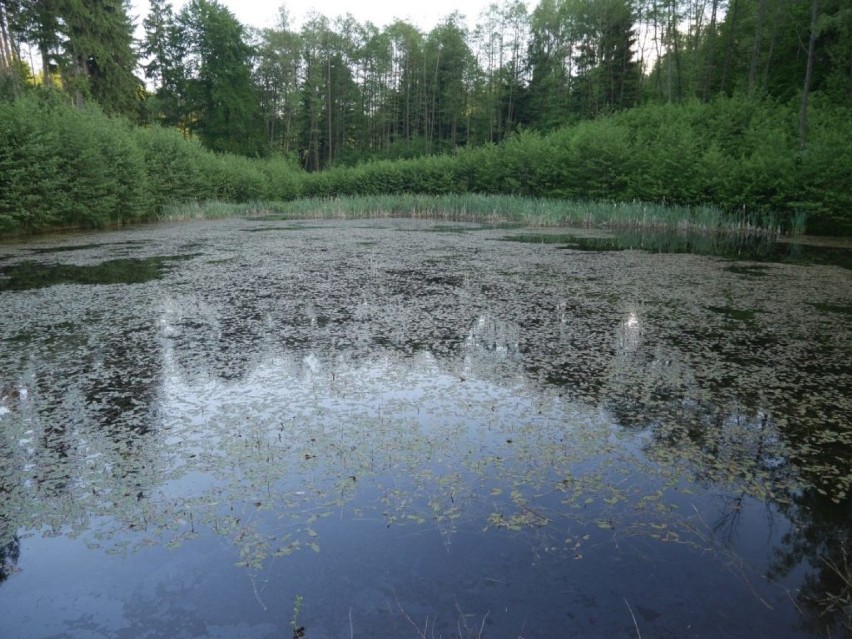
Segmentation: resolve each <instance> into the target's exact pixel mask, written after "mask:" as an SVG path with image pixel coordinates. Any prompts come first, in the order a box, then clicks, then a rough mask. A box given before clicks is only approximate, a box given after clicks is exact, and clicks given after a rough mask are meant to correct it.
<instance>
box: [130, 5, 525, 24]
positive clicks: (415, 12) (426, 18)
mask: <svg viewBox="0 0 852 639" xmlns="http://www.w3.org/2000/svg"><path fill="white" fill-rule="evenodd" d="M492 2H494V0H466V1H464V2H459V0H415V1H413V2H412V1H411V0H408V1H407V2H406V1H405V0H403V1H402V2H400V1H393V0H360V1H353V0H301V1H295V2H292V1H291V2H282V0H219V3H220V4H222V5H224V6H226V7H228V9H230V10H231V12H232V13H233V14H234V15H235V16H236V17H237V19H238V20H239V21H240V22H242V23H243V24H245V25H248V26H252V27H257V28H261V29H262V28H267V27H274V26H275V24H276V23H277V21H278V9H279V7H280V6H281V5H282V4H284V5H285V6H286V7H287V11H288V12H289V14H290V20H291V26H293V27H296V28H298V27H299V26H301V24H302V21H303V20H304V18H305V16H306V15H307V14H308V13H309V12H310V11H311V9H314V10H316V12H317V13H320V14H322V15H324V16H326V17H328V18H332V19H333V18H336V17H337V16H340V15H344V14H346V13H351V14H352V15H353V16H355V19H356V20H358V22H361V23H364V22H367V21H370V22H372V23H374V24H375V25H377V26H379V27H381V26H384V25H387V24H390V23H391V22H393V21H394V19H395V18H400V19H403V20H405V21H406V22H410V23H412V24H414V25H415V26H417V27H419V28H420V29H421V30H423V31H429V30H431V29H432V28H433V27H434V26H435V25H436V24H437V23H438V22H440V21H441V20H442V19H443V18H444V17H446V16H448V15H449V14H450V13H452V12H453V11H458V12H459V13H461V14H463V15H464V16H465V17H466V18H467V23H468V26H470V27H473V26H474V25H475V24H476V19H477V17H478V16H479V14H480V12H481V11H482V10H483V9H485V8H486V7H487V6H488V5H489V4H491V3H492ZM131 4H132V8H131V11H130V13H131V17H132V18H133V19H134V21H135V22H136V24H137V25H141V24H142V19H143V18H144V17H145V16H146V15H147V13H148V0H132V3H131ZM184 4H185V0H172V6H173V7H174V9H175V11H178V10H179V9H180V7H182V6H183V5H184ZM498 4H502V0H500V1H499V2H498ZM535 4H537V3H536V2H535V1H534V0H528V1H527V7H528V9H531V8H532V7H533V6H534V5H535Z"/></svg>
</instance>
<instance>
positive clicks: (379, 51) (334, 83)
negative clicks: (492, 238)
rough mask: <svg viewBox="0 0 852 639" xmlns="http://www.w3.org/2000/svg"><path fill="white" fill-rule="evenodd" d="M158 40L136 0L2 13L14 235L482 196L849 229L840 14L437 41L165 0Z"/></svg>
mask: <svg viewBox="0 0 852 639" xmlns="http://www.w3.org/2000/svg"><path fill="white" fill-rule="evenodd" d="M143 25H144V28H145V39H144V42H142V43H140V44H138V45H135V44H134V42H133V38H132V27H131V23H130V20H129V19H128V14H127V3H126V2H123V1H121V0H97V1H92V2H80V1H79V0H2V1H0V229H2V230H16V229H21V230H32V229H40V228H47V227H53V226H80V225H102V224H107V223H110V222H120V221H128V220H140V219H148V218H151V217H154V216H156V215H158V214H159V213H160V212H161V211H162V210H163V208H164V207H165V206H166V205H168V204H172V203H176V202H177V203H179V202H186V201H199V200H207V199H222V200H226V201H248V200H263V199H266V200H286V199H291V198H294V197H299V196H331V195H335V196H336V195H346V194H376V193H402V192H422V193H447V192H468V191H469V192H478V193H510V194H519V195H529V196H542V197H558V198H579V199H602V200H609V201H618V200H622V201H625V200H634V199H639V200H643V201H652V202H666V203H672V204H680V205H687V206H693V205H705V204H707V205H715V206H720V207H723V208H724V209H725V210H727V211H729V212H730V213H731V214H735V215H749V216H753V215H758V216H772V217H773V218H774V222H775V223H779V222H780V223H781V224H782V225H787V226H790V225H792V223H793V221H794V220H799V221H801V220H802V219H804V218H805V217H807V219H808V228H809V230H811V231H817V232H827V233H850V232H852V229H850V226H852V224H850V218H852V206H850V205H852V201H850V191H849V189H848V185H849V184H850V183H852V157H850V153H852V133H850V126H852V124H850V123H852V110H851V109H850V106H849V105H850V104H852V74H850V72H849V70H850V69H852V37H849V34H850V33H852V11H849V9H848V7H847V6H846V5H845V4H844V2H842V0H822V1H820V2H817V0H811V2H801V1H800V0H541V1H540V2H539V4H538V5H537V6H536V8H535V9H534V10H533V11H532V12H528V10H527V8H526V6H525V5H524V4H523V3H521V2H517V1H516V0H511V1H509V0H507V2H506V4H504V5H492V7H491V8H490V9H489V10H488V11H487V12H486V13H485V14H483V15H482V16H481V17H480V21H479V26H478V27H477V28H476V29H475V30H473V31H469V30H467V29H466V28H465V27H464V25H463V22H462V20H461V18H460V17H459V16H458V15H455V14H454V15H451V16H449V17H448V18H446V19H445V20H444V21H443V22H442V23H440V24H439V25H437V26H436V27H435V28H434V29H432V30H431V31H430V32H428V33H423V32H421V31H420V30H418V29H417V28H415V27H413V26H412V25H410V24H407V23H405V22H400V21H398V22H395V23H393V24H391V25H389V26H387V27H385V28H382V29H380V28H378V27H376V26H374V25H372V24H369V23H367V24H360V23H358V22H357V21H355V20H354V19H353V18H351V17H343V18H339V19H337V20H334V21H330V20H329V19H327V18H325V17H323V16H320V15H316V14H314V15H313V16H311V17H310V18H309V19H308V20H307V22H306V23H305V24H304V25H303V26H302V27H301V28H300V29H298V30H297V29H293V28H291V27H290V25H289V21H288V19H287V13H286V11H285V10H283V8H282V11H281V23H280V25H279V26H278V27H277V28H275V29H268V30H264V31H261V32H250V31H248V30H247V29H246V28H245V27H244V26H243V25H241V24H240V23H239V22H238V21H237V20H236V18H235V17H234V16H233V15H232V14H231V13H230V12H229V11H228V10H227V9H225V8H224V7H223V6H222V5H220V4H218V3H217V2H215V1H214V0H190V1H189V2H188V3H187V4H186V5H185V6H184V7H183V8H182V9H181V10H180V11H178V12H175V11H174V10H173V9H172V7H171V6H170V5H169V3H168V2H166V0H152V2H151V11H150V13H149V14H148V15H147V16H146V18H145V20H144V23H143ZM23 44H28V45H30V46H31V47H32V49H33V50H35V51H37V52H38V54H37V57H38V58H39V59H40V61H41V68H42V71H41V73H40V74H39V75H38V77H32V74H31V70H30V67H29V65H28V64H27V63H25V61H24V58H23V56H22V49H21V47H22V45H23ZM140 65H141V66H140ZM139 70H141V71H142V72H144V75H145V76H146V77H147V79H148V80H149V81H150V82H151V83H152V86H153V87H154V88H153V90H149V89H147V88H146V87H145V85H144V83H143V80H142V78H141V77H137V75H135V73H136V72H137V71H139ZM140 75H141V74H140ZM249 158H251V159H249Z"/></svg>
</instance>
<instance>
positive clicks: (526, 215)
mask: <svg viewBox="0 0 852 639" xmlns="http://www.w3.org/2000/svg"><path fill="white" fill-rule="evenodd" d="M255 214H266V215H268V214H274V216H275V217H276V219H352V218H374V217H422V218H430V219H439V220H447V221H456V222H479V223H485V224H498V223H517V224H523V225H527V226H542V227H546V226H612V227H619V228H652V229H679V230H691V231H700V232H737V231H761V232H767V233H775V234H777V233H781V232H782V230H783V229H782V225H781V223H780V222H773V221H772V220H770V219H767V218H766V217H761V218H760V219H759V220H758V219H749V218H748V217H747V216H732V215H729V214H726V213H725V212H724V211H722V210H721V209H718V208H713V207H708V206H697V207H686V206H664V205H660V204H647V203H641V202H615V203H608V202H582V201H570V200H557V199H544V198H532V197H522V196H515V195H484V194H476V193H463V194H446V195H420V194H399V195H361V196H350V197H329V198H300V199H297V200H291V201H288V202H280V201H278V202H262V201H255V202H250V203H239V204H237V203H229V202H221V201H209V202H206V203H203V204H198V203H190V204H182V205H174V206H169V207H166V209H165V210H164V212H163V215H162V216H161V219H163V220H171V221H175V220H187V219H198V218H207V219H212V218H220V217H230V216H235V215H255ZM802 230H803V228H801V227H798V228H796V229H795V231H796V232H801V231H802Z"/></svg>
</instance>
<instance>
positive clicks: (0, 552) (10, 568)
mask: <svg viewBox="0 0 852 639" xmlns="http://www.w3.org/2000/svg"><path fill="white" fill-rule="evenodd" d="M20 557H21V541H20V540H19V539H18V536H17V535H12V538H11V539H9V541H8V542H6V543H5V544H4V545H2V546H0V583H3V582H4V581H6V579H8V578H9V576H10V575H11V574H12V573H13V572H15V570H16V568H17V565H18V559H20Z"/></svg>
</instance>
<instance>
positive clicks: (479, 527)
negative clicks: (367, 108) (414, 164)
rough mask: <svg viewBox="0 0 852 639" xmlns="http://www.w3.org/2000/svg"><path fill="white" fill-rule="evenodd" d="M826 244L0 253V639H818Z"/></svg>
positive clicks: (842, 627)
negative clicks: (298, 637) (297, 633)
mask: <svg viewBox="0 0 852 639" xmlns="http://www.w3.org/2000/svg"><path fill="white" fill-rule="evenodd" d="M638 249H643V250H638ZM849 256H850V249H849V248H848V247H845V246H843V245H842V244H841V245H839V246H833V247H829V248H820V247H813V246H791V245H776V244H768V243H765V242H755V241H754V240H747V241H740V242H735V243H733V244H731V243H728V242H723V241H721V240H719V239H718V238H687V237H683V236H669V237H655V236H651V235H644V236H638V237H636V236H634V237H625V236H614V235H611V234H601V233H597V234H589V233H585V232H581V231H571V232H567V233H566V231H565V230H561V231H559V232H558V233H557V232H542V231H540V230H535V231H533V230H529V229H513V228H508V229H507V228H498V227H480V226H475V225H461V224H459V225H437V224H435V223H432V222H428V221H411V220H376V221H347V222H304V223H300V222H285V221H279V220H274V219H265V220H257V219H252V220H227V221H221V222H196V223H191V224H178V225H164V226H152V227H141V228H134V229H131V230H126V231H120V232H109V233H98V234H80V235H69V236H60V237H51V238H42V239H39V240H36V241H35V242H33V243H30V244H8V243H7V244H2V245H0V362H2V367H0V547H2V550H0V559H2V568H0V636H2V637H4V638H13V637H28V638H29V637H128V638H130V637H222V638H232V637H247V638H255V637H269V638H272V637H276V638H281V637H283V638H286V639H289V637H292V636H293V635H294V628H295V629H298V628H301V627H304V631H303V632H304V636H305V637H306V638H307V639H325V638H333V639H338V638H340V639H344V638H350V637H365V638H366V637H370V638H373V639H382V638H391V637H393V638H399V637H412V638H414V639H417V638H419V637H445V638H447V637H463V638H464V639H467V638H469V637H488V638H501V637H505V638H510V637H511V638H516V637H524V638H527V639H530V638H544V637H548V638H549V637H572V638H573V637H637V636H639V635H640V633H641V636H642V637H645V638H648V637H772V638H777V637H799V636H801V637H809V636H829V635H830V636H848V635H849V634H850V632H852V570H850V568H852V537H850V534H852V500H850V496H849V493H850V483H852V426H850V424H852V408H850V403H852V401H851V400H850V388H852V379H850V372H852V371H851V370H850V361H852V330H850V314H851V313H852V278H850V277H849V270H848V268H849V264H850V260H849Z"/></svg>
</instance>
